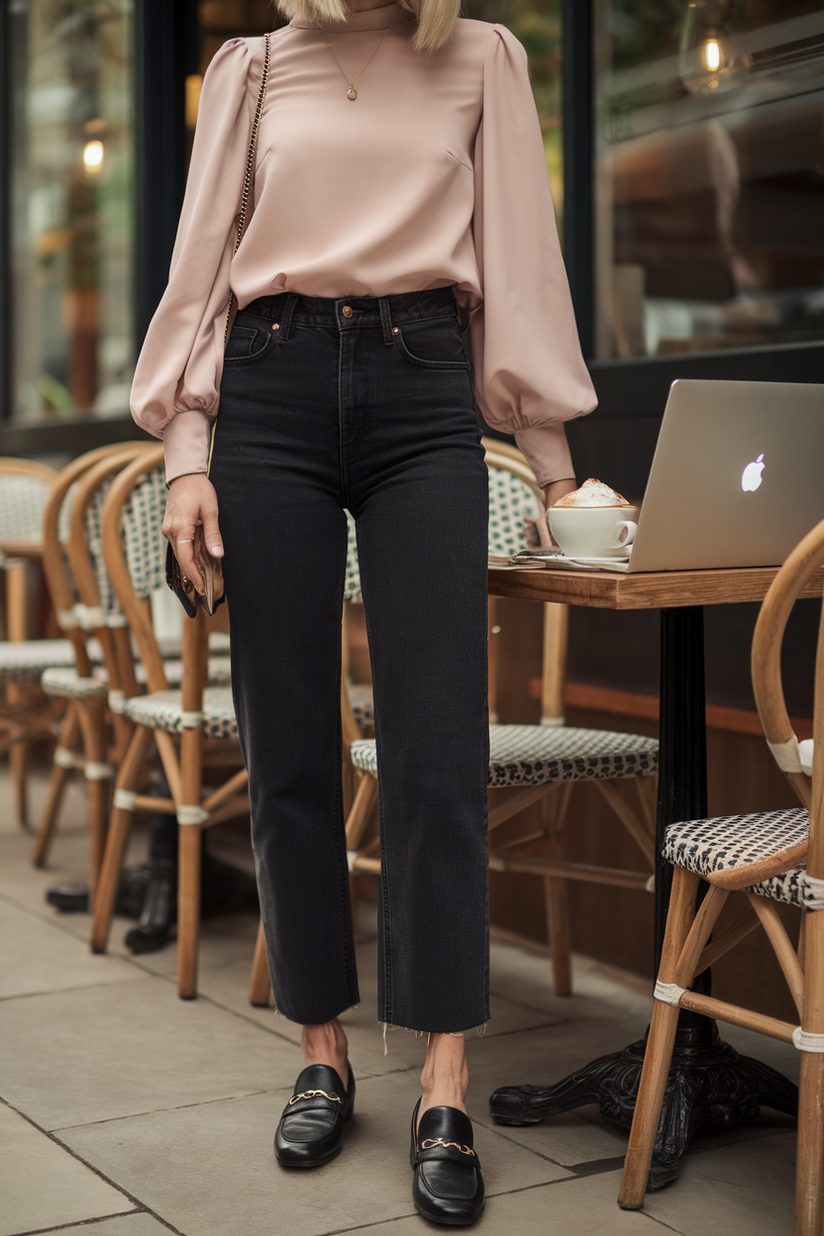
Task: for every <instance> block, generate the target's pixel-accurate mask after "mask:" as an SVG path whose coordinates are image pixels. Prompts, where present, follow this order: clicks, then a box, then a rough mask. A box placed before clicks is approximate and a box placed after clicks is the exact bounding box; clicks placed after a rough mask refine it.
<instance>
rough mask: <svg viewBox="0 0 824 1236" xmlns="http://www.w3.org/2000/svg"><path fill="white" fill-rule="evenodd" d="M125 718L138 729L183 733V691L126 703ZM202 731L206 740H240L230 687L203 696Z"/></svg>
mask: <svg viewBox="0 0 824 1236" xmlns="http://www.w3.org/2000/svg"><path fill="white" fill-rule="evenodd" d="M123 714H124V716H126V717H128V718H129V720H130V721H134V722H135V723H136V724H137V725H145V726H148V727H149V728H150V729H153V730H166V732H167V733H169V734H180V733H182V731H183V728H184V726H183V705H182V703H181V696H180V692H179V691H155V692H154V693H153V694H151V695H135V696H133V697H132V698H131V699H129V700H126V702H125V704H124V705H123ZM202 729H203V734H204V737H206V738H237V718H236V717H235V706H234V703H233V701H232V691H231V688H230V687H207V688H206V690H205V691H204V692H203V722H202Z"/></svg>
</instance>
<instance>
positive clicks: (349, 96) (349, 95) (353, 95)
mask: <svg viewBox="0 0 824 1236" xmlns="http://www.w3.org/2000/svg"><path fill="white" fill-rule="evenodd" d="M400 11H401V10H400V8H398V12H397V13H396V14H395V16H394V17H393V18H392V26H394V24H395V22H396V21H397V20H398V14H399V13H400ZM392 26H387V27H386V29H385V30H384V32H383V34H382V35H381V37H380V38H379V39H378V44H377V47H376V48H375V51H373V52H372V55H371V56H370V57H369V59H368V60H367V62H366V64H365V65H364V66H363V68H362V69H361V71H360V73H358V76H357V77H355V78H353V79H352V81H351V82H350V81H349V78H348V77H347V76H346V74H345V73H344V71H343V66H342V64H341V62H340V60H338V58H337V56H336V55H335V53H334V52H333V51H332V44H331V43H330V42H329V38H328V36H327V34H326V31H325V30H324V28H323V26H318V30H320V32H321V34H322V35H323V37H324V38H325V39H326V46H327V47H328V48H329V50H330V52H332V59H333V60H334V62H335V64H336V65H337V66H338V68H339V69H340V71H341V73H343V80H344V81H345V82H346V83H347V85H348V86H349V89H348V90H347V92H346V97H347V99H351V100H352V102H353V103H354V101H355V99H356V98H357V97H358V92H357V90H356V89H355V82H356V81H357V80H358V78H359V77H362V76H363V74H364V73H365V71H366V69H367V68H368V66H369V64H370V63H371V61H372V59H373V58H374V56H375V54H376V52H377V51H378V48H379V47H380V45H381V43H382V42H383V40H384V39H385V38H386V36H387V34H388V33H389V31H390V30H391V29H392Z"/></svg>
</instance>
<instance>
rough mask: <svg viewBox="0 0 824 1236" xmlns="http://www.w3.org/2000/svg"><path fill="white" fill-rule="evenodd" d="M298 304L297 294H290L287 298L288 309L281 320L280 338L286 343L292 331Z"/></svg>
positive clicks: (286, 308) (284, 311)
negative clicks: (293, 315)
mask: <svg viewBox="0 0 824 1236" xmlns="http://www.w3.org/2000/svg"><path fill="white" fill-rule="evenodd" d="M297 303H298V294H297V292H289V293H288V294H287V296H286V307H285V309H284V310H283V317H282V318H281V319H280V337H281V339H283V340H284V341H285V340H287V339H288V338H289V331H290V330H291V329H292V314H293V313H294V312H295V305H296V304H297Z"/></svg>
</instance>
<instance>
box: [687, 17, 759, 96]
mask: <svg viewBox="0 0 824 1236" xmlns="http://www.w3.org/2000/svg"><path fill="white" fill-rule="evenodd" d="M734 8H735V4H734V0H733V2H731V0H692V2H691V3H689V4H688V5H687V9H686V13H685V14H684V25H683V29H682V33H681V47H680V51H679V58H678V67H679V72H680V75H681V81H682V82H683V83H684V85H685V86H686V88H687V90H689V92H690V93H691V94H709V93H711V92H712V91H719V90H733V89H735V88H736V87H737V86H740V85H741V84H742V82H743V81H744V80H745V79H746V77H747V74H748V73H749V70H750V67H751V65H752V57H751V56H749V55H748V54H747V53H746V52H744V51H743V50H742V49H741V47H740V45H739V40H738V38H737V37H736V30H735V14H734Z"/></svg>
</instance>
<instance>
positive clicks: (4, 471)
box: [0, 458, 59, 554]
mask: <svg viewBox="0 0 824 1236" xmlns="http://www.w3.org/2000/svg"><path fill="white" fill-rule="evenodd" d="M58 476H59V473H58V472H57V471H56V470H55V469H54V468H49V467H48V466H47V465H46V464H41V463H35V461H34V460H33V459H10V458H6V459H0V549H2V550H3V551H4V553H7V554H14V553H15V552H17V551H18V549H19V548H21V547H24V546H30V545H32V544H39V543H40V542H41V538H42V534H43V513H44V511H45V509H46V505H47V503H48V501H49V495H50V494H51V490H52V487H53V485H54V484H55V482H56V481H57V478H58Z"/></svg>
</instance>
